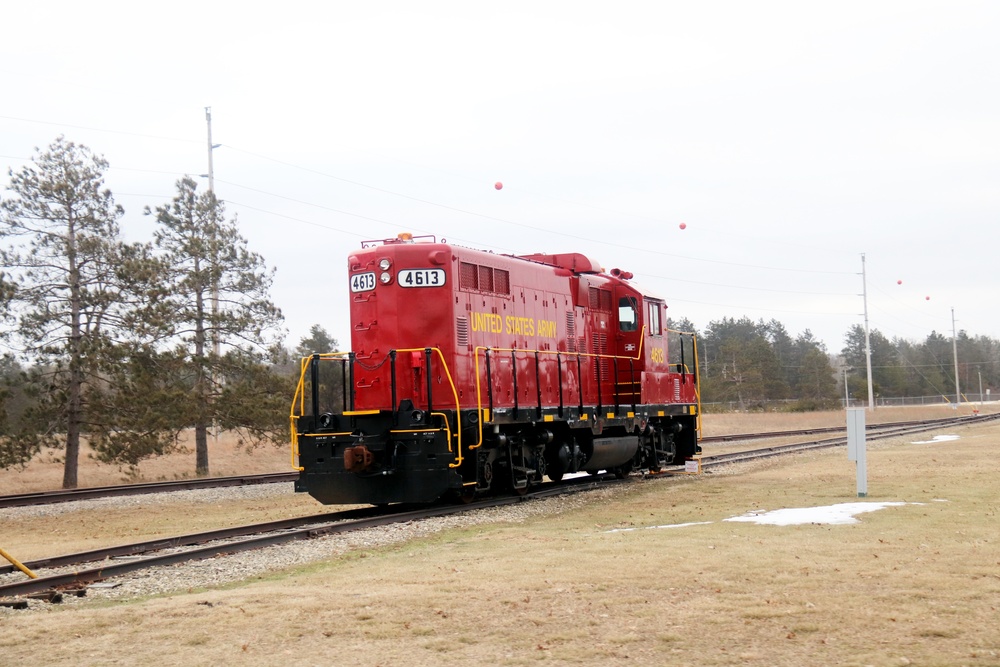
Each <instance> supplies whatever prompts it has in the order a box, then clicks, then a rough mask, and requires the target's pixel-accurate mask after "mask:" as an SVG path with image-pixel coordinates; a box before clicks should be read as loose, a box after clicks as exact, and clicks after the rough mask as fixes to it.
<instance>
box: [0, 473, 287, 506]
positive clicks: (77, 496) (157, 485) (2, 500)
mask: <svg viewBox="0 0 1000 667" xmlns="http://www.w3.org/2000/svg"><path fill="white" fill-rule="evenodd" d="M298 476H299V473H297V472H294V471H289V472H271V473H264V474H260V475H234V476H232V477H203V478H201V479H184V480H175V481H170V482H147V483H143V484H119V485H115V486H93V487H87V488H83V489H63V490H59V491H37V492H34V493H17V494H13V495H9V496H0V508H3V507H24V506H26V505H48V504H52V503H66V502H70V501H73V500H92V499H94V498H108V497H111V496H138V495H142V494H146V493H164V492H169V491H190V490H191V489H212V488H220V487H226V486H252V485H256V484H274V483H277V482H294V481H295V480H296V479H297V478H298Z"/></svg>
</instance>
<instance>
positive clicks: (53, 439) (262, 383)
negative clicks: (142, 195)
mask: <svg viewBox="0 0 1000 667" xmlns="http://www.w3.org/2000/svg"><path fill="white" fill-rule="evenodd" d="M107 168H108V164H107V162H106V161H105V160H104V159H103V158H102V157H100V156H97V155H95V154H93V153H92V152H91V151H90V149H88V148H86V147H85V146H79V145H76V144H74V143H73V142H69V141H66V140H65V139H63V138H62V137H60V138H58V139H56V141H55V142H53V143H52V144H51V145H50V146H49V147H48V148H47V149H46V150H44V151H43V150H36V154H35V156H34V158H33V161H32V162H31V163H30V164H29V165H27V166H25V167H23V168H22V169H21V170H20V171H14V170H13V169H11V170H9V171H8V175H9V178H10V181H9V185H8V186H7V192H5V193H4V197H3V200H2V201H0V260H2V264H0V265H2V267H3V269H2V271H0V305H2V309H0V325H2V329H0V336H2V338H3V340H2V342H3V343H4V345H5V347H6V348H7V349H8V350H13V351H16V352H17V354H18V357H19V359H15V358H14V357H13V356H11V355H10V354H8V355H6V356H5V357H4V359H3V364H2V371H3V375H4V379H5V381H6V382H5V385H6V386H5V387H4V389H3V390H2V392H3V393H2V398H3V400H4V406H3V408H4V409H2V410H0V466H2V467H4V468H9V467H12V466H19V465H24V464H25V463H26V462H27V461H29V460H30V459H31V457H32V456H34V455H35V454H36V453H37V452H38V451H40V450H41V449H42V448H46V447H59V448H61V449H62V450H63V451H64V461H65V466H64V475H63V487H65V488H72V487H75V486H76V485H77V465H78V461H79V456H80V445H81V439H82V438H84V439H86V441H87V442H88V443H89V444H90V445H91V446H92V447H93V448H94V450H95V452H96V454H97V456H98V457H99V458H100V459H101V460H103V461H107V462H115V463H119V464H123V465H133V466H134V465H135V464H137V463H138V462H139V461H141V460H142V459H144V458H146V457H149V456H155V455H158V454H163V453H165V452H168V451H170V450H172V449H174V448H175V447H176V446H177V442H178V435H179V433H180V432H181V431H182V430H185V429H193V430H194V432H195V459H196V460H195V468H196V472H197V473H198V474H199V475H205V474H208V472H209V463H208V433H209V430H210V429H211V428H212V427H213V426H215V427H218V428H220V429H225V430H235V431H236V432H237V433H238V434H239V436H240V438H241V440H243V441H244V442H247V443H256V442H261V441H264V440H270V439H275V438H280V437H283V434H282V432H281V431H282V428H287V427H285V426H283V420H282V419H281V418H280V416H281V415H282V413H284V412H285V411H286V410H287V382H286V380H285V379H284V378H281V377H280V376H278V375H276V374H275V373H273V372H272V370H271V369H270V368H269V366H268V362H269V361H271V360H273V359H274V357H275V356H276V354H277V352H278V351H279V350H280V347H279V345H280V342H281V330H280V325H281V322H282V316H281V312H280V310H278V308H277V307H276V306H275V305H274V304H273V303H272V302H271V300H270V296H269V290H270V286H271V282H272V277H273V271H269V270H268V269H267V268H266V266H265V263H264V260H263V258H262V257H261V256H260V255H258V254H257V253H254V252H252V251H250V250H249V249H248V248H247V242H246V239H244V238H243V237H242V236H241V235H240V233H239V231H238V229H237V225H236V219H235V218H230V219H227V218H226V216H225V208H224V206H223V204H222V202H220V201H219V200H218V199H216V197H215V195H214V194H213V193H212V192H201V193H199V192H197V184H196V183H195V181H193V180H192V179H190V178H183V179H181V180H180V181H178V182H177V184H176V190H177V192H176V195H175V196H174V198H173V201H172V202H171V203H170V204H168V205H165V206H160V207H156V208H154V209H151V208H149V207H147V208H146V209H145V211H144V213H145V215H147V216H149V217H150V218H152V220H153V222H154V226H155V231H154V240H153V241H152V242H151V243H127V242H125V241H124V240H123V238H122V236H121V233H120V228H119V220H120V219H121V218H122V216H123V215H124V210H123V209H122V207H121V206H119V205H118V204H116V203H115V201H114V196H113V195H112V193H111V192H110V190H108V189H106V188H105V187H104V174H105V172H106V170H107ZM279 396H281V397H282V400H281V402H280V405H279V403H278V401H277V398H278V397H279Z"/></svg>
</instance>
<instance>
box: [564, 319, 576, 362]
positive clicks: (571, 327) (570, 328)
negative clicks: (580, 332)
mask: <svg viewBox="0 0 1000 667" xmlns="http://www.w3.org/2000/svg"><path fill="white" fill-rule="evenodd" d="M566 349H567V351H569V352H576V351H577V347H576V316H575V315H574V314H573V311H568V312H567V313H566Z"/></svg>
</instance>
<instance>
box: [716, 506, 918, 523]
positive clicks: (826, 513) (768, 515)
mask: <svg viewBox="0 0 1000 667" xmlns="http://www.w3.org/2000/svg"><path fill="white" fill-rule="evenodd" d="M907 504H909V503H903V502H885V503H838V504H836V505H827V506H825V507H793V508H789V509H781V510H772V511H770V512H767V511H754V512H748V513H746V514H744V515H743V516H734V517H731V518H729V519H723V520H724V521H744V522H749V523H757V524H761V525H767V526H794V525H800V524H804V523H819V524H848V523H858V520H857V519H855V518H854V516H855V515H856V514H864V513H865V512H875V511H877V510H881V509H885V508H886V507H898V506H900V505H907Z"/></svg>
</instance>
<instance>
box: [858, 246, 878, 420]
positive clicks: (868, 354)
mask: <svg viewBox="0 0 1000 667" xmlns="http://www.w3.org/2000/svg"><path fill="white" fill-rule="evenodd" d="M861 290H862V293H861V296H862V298H863V299H864V302H865V363H866V365H867V366H868V409H869V410H874V409H875V390H874V388H873V387H872V341H871V335H870V334H869V332H868V277H867V275H866V274H865V253H861Z"/></svg>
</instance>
